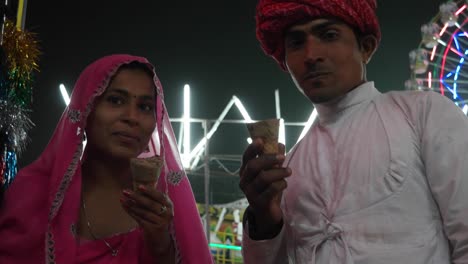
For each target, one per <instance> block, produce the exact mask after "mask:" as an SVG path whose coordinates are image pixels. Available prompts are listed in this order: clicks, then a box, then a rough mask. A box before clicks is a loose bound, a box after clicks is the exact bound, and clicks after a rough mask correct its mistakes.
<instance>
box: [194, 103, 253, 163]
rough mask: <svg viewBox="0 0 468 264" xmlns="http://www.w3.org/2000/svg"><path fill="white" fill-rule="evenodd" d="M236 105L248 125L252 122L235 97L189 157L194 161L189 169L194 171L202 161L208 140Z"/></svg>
mask: <svg viewBox="0 0 468 264" xmlns="http://www.w3.org/2000/svg"><path fill="white" fill-rule="evenodd" d="M233 105H235V106H236V107H237V109H239V112H240V113H241V115H242V117H244V120H245V122H246V123H250V122H252V118H250V115H249V113H248V112H247V110H246V109H245V107H244V105H243V104H242V102H241V101H240V100H239V98H237V96H235V95H233V96H232V99H231V101H229V103H228V104H227V105H226V107H225V108H224V110H223V112H222V113H221V115H219V117H218V119H217V120H216V122H215V123H214V125H213V127H212V128H211V129H210V131H209V132H208V133H207V135H206V137H203V138H202V140H201V141H200V142H199V143H198V144H197V145H196V146H195V148H194V149H193V150H192V151H191V152H190V155H189V157H188V160H189V161H192V160H193V161H192V162H191V164H190V166H189V168H190V169H194V168H195V166H197V164H198V162H199V161H200V157H201V155H202V152H203V150H204V149H205V145H206V142H207V141H208V139H210V138H211V137H212V136H213V134H214V133H215V132H216V130H217V129H218V127H219V125H221V122H222V121H223V120H224V118H225V117H226V115H227V113H228V112H229V110H230V109H231V108H232V106H233Z"/></svg>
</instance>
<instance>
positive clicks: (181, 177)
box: [0, 55, 212, 264]
mask: <svg viewBox="0 0 468 264" xmlns="http://www.w3.org/2000/svg"><path fill="white" fill-rule="evenodd" d="M134 61H136V62H140V63H143V64H146V65H148V67H149V68H150V69H151V70H153V71H154V68H153V66H152V65H151V64H150V63H149V62H148V61H147V60H146V59H145V58H142V57H135V56H130V55H111V56H107V57H104V58H101V59H99V60H97V61H96V62H94V63H92V64H91V65H90V66H88V67H87V68H86V69H85V70H84V71H83V72H82V74H81V75H80V77H79V79H78V81H77V83H76V85H75V88H74V90H73V95H72V97H71V103H70V105H69V106H68V107H67V108H66V109H65V111H64V113H63V115H62V117H61V119H60V121H59V123H58V125H57V127H56V129H55V132H54V134H53V136H52V139H51V140H50V142H49V144H48V145H47V147H46V149H45V150H44V152H43V153H42V154H41V156H40V157H39V158H38V159H37V160H36V161H35V162H34V163H32V164H31V165H29V166H28V167H26V168H24V169H23V170H21V171H20V172H19V173H18V175H17V177H16V179H15V181H14V183H13V184H12V185H11V186H10V188H9V189H8V190H7V192H6V194H5V200H4V201H3V202H4V204H3V206H2V208H1V209H0V237H1V239H0V263H41V262H42V260H45V263H72V262H73V261H71V260H73V259H75V256H76V253H77V245H76V244H77V243H76V240H75V237H74V235H73V229H74V224H75V222H76V221H77V220H78V213H79V206H80V197H81V156H82V152H83V144H82V142H83V133H84V129H85V127H86V120H87V117H88V115H89V113H90V110H91V109H92V107H93V102H94V101H95V98H96V97H97V96H99V95H101V94H102V93H103V92H104V90H105V89H106V88H107V86H108V84H109V82H110V79H111V77H112V76H113V75H114V74H115V73H116V72H117V70H118V69H119V67H120V66H122V65H123V64H128V63H130V62H134ZM154 83H155V86H156V89H157V91H156V94H157V96H156V120H157V125H156V129H155V131H154V133H153V136H152V139H151V140H150V143H149V149H150V153H146V154H145V155H155V154H156V155H160V156H163V157H164V160H165V167H164V169H163V170H162V173H161V177H160V179H159V182H158V189H159V190H161V191H164V192H166V193H167V194H168V196H169V197H170V199H171V200H172V202H173V204H174V219H173V237H174V239H175V241H176V246H177V251H178V257H179V260H181V262H182V263H200V264H207V263H212V257H211V254H210V252H209V249H208V244H207V242H206V237H205V234H204V231H203V228H202V225H201V221H200V217H199V213H198V210H197V208H196V204H195V200H194V197H193V193H192V189H191V187H190V183H189V181H188V178H187V177H186V174H185V171H184V169H183V167H182V165H181V164H182V163H181V160H180V157H179V153H178V150H177V145H176V140H175V137H174V133H173V130H172V127H171V124H170V121H169V117H168V114H167V112H166V107H165V105H164V95H163V90H162V86H161V83H160V82H159V80H158V78H157V76H156V74H155V75H154ZM42 263H43V262H42Z"/></svg>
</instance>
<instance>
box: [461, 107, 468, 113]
mask: <svg viewBox="0 0 468 264" xmlns="http://www.w3.org/2000/svg"><path fill="white" fill-rule="evenodd" d="M462 111H463V113H465V115H468V105H465V106H464V107H463V109H462Z"/></svg>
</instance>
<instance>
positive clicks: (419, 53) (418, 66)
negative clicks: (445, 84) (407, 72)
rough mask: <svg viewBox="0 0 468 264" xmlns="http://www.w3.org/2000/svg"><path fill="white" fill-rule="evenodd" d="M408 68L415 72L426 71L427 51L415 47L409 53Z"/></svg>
mask: <svg viewBox="0 0 468 264" xmlns="http://www.w3.org/2000/svg"><path fill="white" fill-rule="evenodd" d="M409 59H410V69H411V70H412V71H413V72H414V73H416V74H421V73H425V72H426V71H427V66H428V65H429V61H428V60H427V53H426V51H425V50H424V49H415V50H412V51H411V52H410V53H409Z"/></svg>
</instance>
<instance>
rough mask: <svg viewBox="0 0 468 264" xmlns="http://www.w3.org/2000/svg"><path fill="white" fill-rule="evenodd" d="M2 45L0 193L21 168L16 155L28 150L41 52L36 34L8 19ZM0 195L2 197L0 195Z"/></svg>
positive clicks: (0, 49)
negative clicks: (34, 88)
mask: <svg viewBox="0 0 468 264" xmlns="http://www.w3.org/2000/svg"><path fill="white" fill-rule="evenodd" d="M3 26H4V33H3V42H2V45H1V48H0V196H1V193H2V192H3V191H5V189H6V188H7V187H8V186H9V185H10V184H11V182H12V181H13V179H14V177H15V176H16V173H17V171H18V164H17V156H18V155H20V154H21V152H22V151H24V150H25V148H26V145H27V143H28V131H29V130H30V129H31V128H32V127H33V126H34V124H33V122H32V121H31V120H30V118H29V116H28V115H29V113H30V112H31V110H30V107H31V103H32V89H33V76H34V73H35V72H36V71H38V70H39V68H38V64H37V61H38V58H39V55H40V52H39V49H38V45H37V41H36V40H35V35H34V34H32V33H29V32H25V31H23V30H21V29H18V28H17V27H16V26H15V24H14V23H13V22H12V21H10V20H6V21H5V23H4V24H3ZM0 198H1V197H0Z"/></svg>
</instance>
